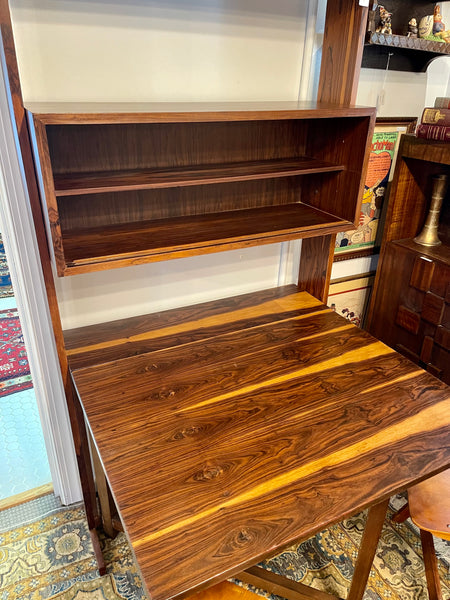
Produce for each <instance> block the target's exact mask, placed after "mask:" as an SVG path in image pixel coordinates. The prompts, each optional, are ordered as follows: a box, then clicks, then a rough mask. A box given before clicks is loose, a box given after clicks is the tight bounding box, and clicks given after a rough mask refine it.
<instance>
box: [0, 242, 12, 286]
mask: <svg viewBox="0 0 450 600" xmlns="http://www.w3.org/2000/svg"><path fill="white" fill-rule="evenodd" d="M10 296H14V291H13V289H12V285H11V276H10V274H9V268H8V263H7V262H6V255H5V247H4V245H3V240H2V236H1V234H0V298H9V297H10Z"/></svg>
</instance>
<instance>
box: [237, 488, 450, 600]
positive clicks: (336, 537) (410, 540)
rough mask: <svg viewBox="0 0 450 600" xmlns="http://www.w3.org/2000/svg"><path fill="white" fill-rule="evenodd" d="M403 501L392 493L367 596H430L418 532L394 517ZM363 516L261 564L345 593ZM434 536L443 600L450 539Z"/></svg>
mask: <svg viewBox="0 0 450 600" xmlns="http://www.w3.org/2000/svg"><path fill="white" fill-rule="evenodd" d="M404 504H405V500H404V499H403V497H401V496H397V497H394V498H392V499H391V504H390V507H389V511H388V518H387V519H386V522H385V524H384V528H383V532H382V535H381V541H380V544H379V545H378V550H377V553H376V557H375V560H374V563H373V568H372V570H371V574H370V578H369V581H368V584H367V588H366V592H365V594H364V600H428V592H427V584H426V579H425V569H424V565H423V558H422V547H421V544H420V537H419V532H418V530H417V529H416V527H415V526H414V525H412V523H411V521H410V520H408V521H406V522H405V523H401V524H395V523H393V522H392V521H391V520H390V517H391V516H392V515H393V514H394V512H395V511H396V510H398V509H399V508H401V507H402V506H403V505H404ZM365 520H366V512H363V513H360V514H359V515H356V516H355V517H352V518H351V519H347V520H345V521H342V522H341V523H338V524H337V525H334V526H333V527H330V528H329V529H326V530H325V531H323V532H321V533H319V534H317V535H316V536H315V537H313V538H311V539H309V540H307V541H306V542H303V543H302V544H299V545H298V546H294V547H292V548H290V549H289V550H287V551H285V552H283V553H282V554H280V555H278V556H277V557H275V558H273V559H271V560H268V561H265V562H264V563H261V565H260V566H262V567H265V568H266V569H268V570H270V571H274V572H275V573H280V574H282V575H285V576H286V577H289V578H291V579H294V580H295V581H299V582H301V583H303V584H305V585H309V586H311V587H314V588H316V589H318V590H322V591H324V592H329V593H331V594H335V595H336V596H338V597H339V598H346V597H347V593H348V591H349V589H350V584H351V580H352V575H353V570H354V565H355V561H356V557H357V555H358V549H359V545H360V542H361V537H362V533H363V531H364V525H365ZM434 541H435V546H436V553H437V555H438V557H439V574H440V580H441V586H442V594H443V600H449V599H450V544H449V543H448V542H445V541H443V540H439V539H437V538H435V540H434ZM236 583H239V584H240V582H237V581H236ZM240 585H242V584H240ZM245 587H248V588H250V589H252V590H253V591H256V592H257V593H259V594H261V595H263V596H264V597H266V598H271V600H278V596H274V595H270V594H267V593H264V592H262V591H261V590H256V589H255V588H252V587H251V586H245Z"/></svg>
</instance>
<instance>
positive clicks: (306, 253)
mask: <svg viewBox="0 0 450 600" xmlns="http://www.w3.org/2000/svg"><path fill="white" fill-rule="evenodd" d="M335 242H336V235H323V236H320V237H314V238H308V239H304V240H303V241H302V253H301V255H300V269H299V279H298V286H299V288H300V289H302V290H305V291H307V292H309V293H310V294H312V295H313V296H315V297H316V298H318V299H319V300H321V301H322V302H326V299H327V297H328V287H329V282H330V277H331V269H332V267H333V257H334V246H335Z"/></svg>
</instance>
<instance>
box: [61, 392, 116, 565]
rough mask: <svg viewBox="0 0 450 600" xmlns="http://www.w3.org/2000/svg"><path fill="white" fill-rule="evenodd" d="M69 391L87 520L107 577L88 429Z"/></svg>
mask: <svg viewBox="0 0 450 600" xmlns="http://www.w3.org/2000/svg"><path fill="white" fill-rule="evenodd" d="M69 389H70V391H67V392H66V393H68V394H69V393H70V394H71V397H70V401H71V402H72V406H73V407H74V409H75V415H76V431H75V432H74V433H75V434H76V435H74V443H75V449H76V454H77V462H78V469H79V472H80V481H81V489H82V492H83V500H84V507H85V511H86V519H87V522H88V527H89V533H90V536H91V540H92V546H93V548H94V554H95V558H96V560H97V565H98V570H99V573H100V575H105V573H106V565H105V561H104V558H103V554H102V551H101V548H100V542H99V539H98V533H97V529H96V528H97V527H98V525H99V524H100V515H99V512H98V508H97V500H96V494H95V482H94V475H93V472H92V464H91V456H90V452H89V442H88V434H87V428H86V424H85V422H84V416H83V411H82V409H81V406H80V402H79V399H78V396H77V393H76V391H75V389H74V388H73V387H71V388H69Z"/></svg>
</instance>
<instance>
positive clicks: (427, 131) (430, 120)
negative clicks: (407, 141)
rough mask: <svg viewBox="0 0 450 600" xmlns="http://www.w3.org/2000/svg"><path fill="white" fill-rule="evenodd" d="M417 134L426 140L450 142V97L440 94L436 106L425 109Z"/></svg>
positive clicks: (435, 102)
mask: <svg viewBox="0 0 450 600" xmlns="http://www.w3.org/2000/svg"><path fill="white" fill-rule="evenodd" d="M416 135H417V137H420V138H424V139H426V140H437V141H439V142H450V97H442V96H438V97H437V98H436V100H435V101H434V107H429V108H428V107H427V108H425V109H424V111H423V113H422V118H421V120H420V123H419V124H418V125H417V129H416Z"/></svg>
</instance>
